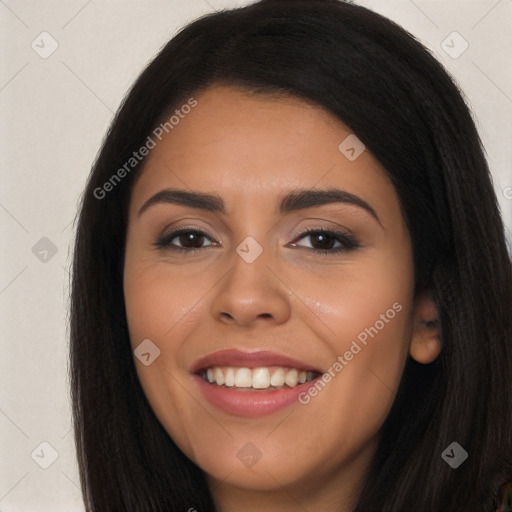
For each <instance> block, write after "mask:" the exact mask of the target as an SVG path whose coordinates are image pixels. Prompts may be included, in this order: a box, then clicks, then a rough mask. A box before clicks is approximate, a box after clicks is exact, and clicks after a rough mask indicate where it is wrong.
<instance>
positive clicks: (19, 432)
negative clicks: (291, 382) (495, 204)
mask: <svg viewBox="0 0 512 512" xmlns="http://www.w3.org/2000/svg"><path fill="white" fill-rule="evenodd" d="M248 3H251V2H248V1H242V0H240V1H235V0H165V1H157V0H151V1H150V0H138V1H128V0H89V1H87V0H65V1H64V0H60V1H56V0H54V1H48V0H47V1H44V2H42V1H35V0H5V1H1V0H0V31H1V38H2V48H3V51H2V65H1V72H0V109H1V112H2V122H1V125H0V130H1V139H0V140H1V149H2V151H1V153H0V168H1V170H2V173H1V189H0V229H1V233H2V237H1V261H2V263H1V269H0V308H1V330H0V332H1V340H0V352H1V358H0V512H11V511H12V512H14V511H15V512H21V511H31V512H33V511H51V512H58V511H66V512H70V511H79V510H84V507H83V504H82V501H81V495H80V492H79V486H78V485H79V484H78V476H77V467H76V459H75V453H74V445H73V437H72V433H71V423H70V406H69V399H68V377H67V343H68V342H67V331H66V323H67V308H68V298H67V297H68V291H69V286H68V279H69V274H68V268H69V264H70V242H71V240H72V237H73V219H74V216H75V212H76V206H77V201H78V198H79V195H80V193H81V191H82V188H83V186H84V184H85V180H86V177H87V175H88V173H89V170H90V167H91V163H92V161H93V159H94V157H95V155H96V152H97V151H98V149H99V146H100V143H101V141H102V138H103V136H104V134H105V131H106V129H107V126H108V124H109V122H110V120H111V118H112V115H113V112H114V111H115V110H116V109H117V107H118V105H119V103H120V101H121V99H122V98H123V96H124V94H125V93H126V91H127V90H128V88H129V87H130V85H131V84H132V83H133V81H134V80H135V78H136V77H137V75H138V73H139V72H140V71H141V70H142V68H143V66H144V65H145V64H146V63H147V62H148V61H149V60H150V59H151V58H152V57H153V56H154V55H155V53H156V52H157V50H158V49H159V48H160V47H161V46H162V45H163V44H164V43H166V42H167V41H168V40H169V39H170V38H171V37H172V35H173V34H174V33H175V32H176V31H177V29H179V28H180V27H182V26H183V25H184V24H186V23H187V22H189V21H191V20H192V19H194V18H196V17H198V16H199V15H202V14H204V13H207V12H211V11H213V10H215V9H220V8H226V7H235V6H241V5H246V4H248ZM358 3H360V4H362V5H365V6H367V7H369V8H371V9H373V10H375V11H377V12H380V13H382V14H384V15H386V16H388V17H389V18H391V19H393V20H395V21H397V22H398V23H399V24H401V25H402V26H404V27H405V28H406V29H408V30H409V31H410V32H411V33H413V34H414V35H416V36H417V37H418V38H419V39H420V40H421V41H422V42H423V43H424V44H425V45H426V46H427V47H429V48H430V49H431V50H432V51H433V52H434V54H435V55H436V56H437V57H438V59H439V60H440V61H441V62H442V63H443V64H445V66H446V67H447V68H448V70H449V71H450V73H451V74H452V75H453V76H454V77H455V78H456V80H457V81H458V82H459V84H460V86H461V87H462V89H463V91H464V92H465V94H466V97H467V100H468V102H469V103H470V105H471V107H472V109H473V112H474V117H475V119H476V122H477V126H478V128H479V130H480V134H481V137H482V139H483V142H484V145H485V148H486V151H487V156H488V160H489V164H490V167H491V170H492V173H493V176H494V181H495V187H496V191H497V194H498V197H499V200H500V204H501V207H502V211H503V215H504V218H505V221H506V223H507V227H508V230H509V233H510V230H511V229H512V150H511V141H512V115H511V114H512V66H511V60H510V55H512V30H511V29H512V0H437V1H436V0H359V1H358ZM43 31H46V32H48V33H49V34H51V37H52V38H54V39H55V41H56V42H57V44H58V48H57V50H56V51H55V52H54V53H53V54H52V55H50V56H49V57H47V58H42V57H41V56H40V53H44V52H47V51H49V50H50V49H51V44H52V41H51V39H49V38H48V36H40V34H41V33H42V32H43ZM454 31H456V32H458V33H459V34H460V35H461V36H462V38H463V39H464V40H465V41H467V43H468V44H469V47H468V49H467V50H466V51H465V52H464V53H462V54H461V55H460V56H458V57H457V58H452V57H451V56H449V55H448V53H446V51H445V50H444V49H443V46H442V45H444V47H446V45H448V47H449V46H451V47H452V49H451V50H448V51H451V52H452V53H453V52H456V53H459V52H460V50H461V49H462V48H463V46H462V45H464V42H463V41H462V40H461V39H460V37H459V36H450V37H449V38H448V39H447V37H448V36H449V35H450V34H452V32H454ZM443 41H445V42H444V43H443ZM31 45H34V46H35V48H37V49H38V52H39V53H37V52H36V51H35V50H34V49H33V48H32V46H31ZM447 49H448V48H447ZM43 237H46V238H48V239H49V240H50V241H51V243H52V244H54V246H55V248H56V250H57V252H56V254H55V255H52V252H51V250H50V252H48V253H45V252H44V251H45V250H48V245H45V244H48V242H47V241H43V242H39V241H40V239H41V238H43ZM509 239H510V236H509ZM38 242H39V245H37V246H36V249H35V250H34V251H33V249H32V248H33V247H34V246H35V245H36V244H37V243H38ZM475 243H485V240H475ZM34 252H35V254H34ZM43 442H45V443H49V445H50V446H48V445H47V444H44V445H41V443H43ZM53 450H54V451H55V452H54V451H53ZM55 456H57V458H56V459H55V461H53V463H52V464H51V465H50V466H49V467H48V468H47V469H44V468H43V467H41V465H43V466H44V465H48V464H49V463H51V462H52V460H53V458H55Z"/></svg>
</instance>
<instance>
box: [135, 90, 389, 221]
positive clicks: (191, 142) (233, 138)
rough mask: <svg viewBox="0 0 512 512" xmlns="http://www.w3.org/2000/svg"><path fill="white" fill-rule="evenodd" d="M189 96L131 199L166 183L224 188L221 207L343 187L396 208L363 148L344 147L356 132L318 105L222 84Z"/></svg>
mask: <svg viewBox="0 0 512 512" xmlns="http://www.w3.org/2000/svg"><path fill="white" fill-rule="evenodd" d="M194 99H195V100H196V101H197V104H196V106H195V107H194V108H192V109H186V111H188V113H186V114H184V113H183V112H181V116H180V117H179V120H178V117H176V118H175V120H174V121H175V122H176V120H178V122H177V123H176V124H173V125H172V128H170V125H168V133H166V132H165V131H164V133H163V135H162V136H161V140H159V139H157V138H155V137H153V138H154V140H155V142H156V145H155V147H154V148H153V149H152V150H151V152H150V153H149V155H148V157H147V160H146V163H145V166H144V170H143V172H142V174H141V176H140V178H139V179H138V181H137V183H136V185H135V189H134V193H133V196H132V197H133V201H134V202H138V203H140V201H143V200H144V198H147V197H148V196H149V195H151V194H154V193H156V192H158V191H159V190H161V189H163V188H166V187H169V188H182V189H192V190H199V191H202V192H210V193H212V192H214V193H216V194H220V195H224V196H225V197H226V200H225V202H226V204H227V205H228V207H229V206H230V203H231V202H234V201H235V200H238V201H241V202H242V203H243V204H250V203H251V202H253V203H254V204H262V203H261V201H272V204H275V197H276V195H277V196H278V195H282V193H283V192H285V191H286V190H293V189H299V188H300V189H304V188H313V187H314V188H328V187H343V188H345V189H347V191H349V192H351V193H354V194H357V195H360V196H362V197H363V198H366V199H368V200H370V199H372V200H373V201H376V202H377V203H386V202H387V203H389V205H388V206H391V207H392V208H394V209H395V210H396V208H397V206H398V203H397V198H396V195H395V192H394V189H393V187H392V185H391V183H390V182H389V179H388V178H387V176H386V173H385V171H384V169H383V168H382V166H381V165H380V164H379V162H378V161H377V160H376V159H375V158H374V157H373V155H371V154H370V153H369V152H368V151H367V150H365V151H363V152H362V153H361V154H360V155H359V156H357V158H355V159H352V158H348V157H347V155H348V156H353V154H354V152H352V154H350V153H346V149H347V147H348V149H351V148H350V146H353V147H355V149H356V150H358V149H360V147H359V146H357V144H358V142H357V138H355V135H354V134H353V133H352V132H351V131H350V129H349V128H347V127H346V126H345V125H344V124H343V123H342V122H341V121H340V120H339V119H337V118H336V117H335V116H334V115H332V114H331V113H330V112H328V111H326V110H325V109H323V108H322V107H319V106H317V105H314V104H312V103H309V102H306V101H303V100H301V99H298V98H295V97H291V96H284V95H277V94H272V95H269V94H261V93H251V92H249V91H245V90H242V89H238V88H235V87H229V86H216V87H212V88H210V89H207V90H205V91H204V92H202V93H201V94H198V95H197V96H195V97H194ZM177 110H178V111H179V110H180V107H179V106H178V107H177ZM178 113H180V112H178ZM171 115H172V113H171ZM345 141H348V142H347V143H345ZM340 145H341V146H340ZM356 155H357V153H356ZM395 213H396V212H395Z"/></svg>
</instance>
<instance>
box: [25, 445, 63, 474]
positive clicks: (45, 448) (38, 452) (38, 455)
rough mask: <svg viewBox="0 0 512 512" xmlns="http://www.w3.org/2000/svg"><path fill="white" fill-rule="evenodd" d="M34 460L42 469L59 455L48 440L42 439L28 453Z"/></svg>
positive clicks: (47, 466) (48, 465)
mask: <svg viewBox="0 0 512 512" xmlns="http://www.w3.org/2000/svg"><path fill="white" fill-rule="evenodd" d="M30 456H31V457H32V459H33V460H34V462H36V463H37V464H38V466H40V467H42V468H43V469H48V468H49V467H50V466H51V465H52V464H53V463H54V462H55V461H56V460H57V459H58V457H59V454H58V452H57V450H56V449H55V448H54V447H53V446H52V445H51V444H50V443H48V442H46V441H43V442H42V443H41V444H39V445H38V446H37V447H36V448H35V449H34V450H33V452H32V453H31V454H30Z"/></svg>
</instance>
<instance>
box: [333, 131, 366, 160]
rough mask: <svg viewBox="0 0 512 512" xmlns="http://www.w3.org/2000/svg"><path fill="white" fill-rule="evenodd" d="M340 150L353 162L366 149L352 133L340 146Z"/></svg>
mask: <svg viewBox="0 0 512 512" xmlns="http://www.w3.org/2000/svg"><path fill="white" fill-rule="evenodd" d="M338 149H339V150H340V153H342V154H343V155H344V156H345V157H346V158H347V159H348V160H350V161H351V162H353V161H354V160H356V159H357V158H358V157H359V156H360V155H361V153H362V152H363V151H364V150H365V149H366V148H365V145H364V144H363V143H362V142H361V141H360V140H359V139H358V138H357V137H356V136H355V135H354V134H353V133H352V134H350V135H349V136H348V137H347V138H346V139H345V140H344V141H343V142H342V143H341V144H340V145H339V146H338Z"/></svg>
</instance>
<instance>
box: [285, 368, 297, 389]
mask: <svg viewBox="0 0 512 512" xmlns="http://www.w3.org/2000/svg"><path fill="white" fill-rule="evenodd" d="M284 381H285V383H286V385H287V386H289V387H291V388H294V387H295V386H296V385H297V383H298V382H299V372H298V371H297V370H290V371H289V372H287V373H286V376H285V378H284Z"/></svg>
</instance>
